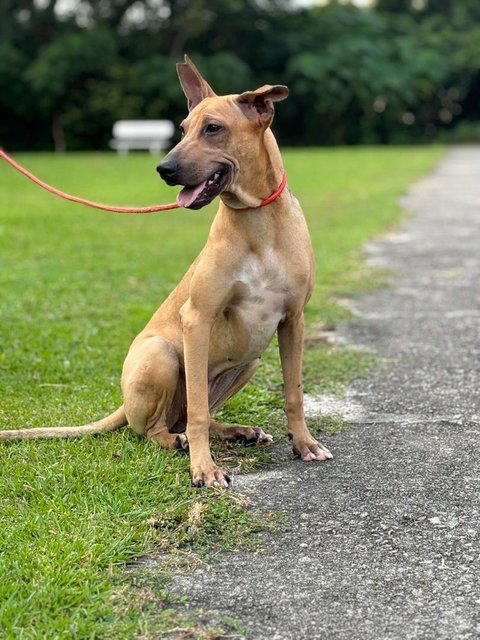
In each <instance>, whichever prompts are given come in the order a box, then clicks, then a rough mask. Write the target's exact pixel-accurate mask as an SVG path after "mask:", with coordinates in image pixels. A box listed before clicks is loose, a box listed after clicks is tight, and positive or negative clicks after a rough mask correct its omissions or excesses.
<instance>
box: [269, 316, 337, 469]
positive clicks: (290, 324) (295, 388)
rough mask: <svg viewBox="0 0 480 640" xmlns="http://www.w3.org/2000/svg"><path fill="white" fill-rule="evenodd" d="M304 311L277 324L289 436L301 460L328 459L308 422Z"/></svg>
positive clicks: (326, 450)
mask: <svg viewBox="0 0 480 640" xmlns="http://www.w3.org/2000/svg"><path fill="white" fill-rule="evenodd" d="M303 331H304V321H303V312H302V313H300V314H299V315H297V316H294V317H287V318H286V319H285V320H284V322H282V323H281V324H280V325H279V327H278V344H279V347H280V359H281V362H282V371H283V383H284V393H285V413H286V414H287V422H288V435H289V437H290V438H291V439H292V444H293V451H294V452H295V453H296V454H297V455H299V456H300V457H301V458H302V460H306V461H310V460H327V459H329V458H332V454H331V453H330V451H329V450H328V449H327V448H326V447H324V446H323V445H322V444H320V443H319V442H317V440H315V438H314V437H313V436H312V434H311V433H310V431H309V430H308V427H307V425H306V422H305V414H304V410H303V387H302V352H303Z"/></svg>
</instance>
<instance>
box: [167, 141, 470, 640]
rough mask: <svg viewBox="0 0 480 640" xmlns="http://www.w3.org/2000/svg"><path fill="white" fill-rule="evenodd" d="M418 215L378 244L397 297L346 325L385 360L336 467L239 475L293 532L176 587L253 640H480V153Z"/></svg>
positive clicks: (356, 410) (440, 172)
mask: <svg viewBox="0 0 480 640" xmlns="http://www.w3.org/2000/svg"><path fill="white" fill-rule="evenodd" d="M405 205H406V207H407V208H408V209H409V210H410V211H412V212H413V213H414V214H415V215H414V218H413V219H412V220H410V221H407V223H406V224H404V225H403V226H402V228H401V229H400V231H399V232H398V233H396V234H392V235H391V236H390V237H388V238H387V239H385V240H384V241H382V242H380V243H376V244H374V245H372V246H371V247H370V248H369V255H370V258H371V260H373V261H374V262H375V263H376V264H379V265H381V266H384V267H387V268H388V269H390V270H392V272H393V274H394V280H393V284H394V286H393V287H392V288H391V289H388V290H383V291H380V292H377V293H374V294H372V295H368V296H366V297H363V298H362V299H359V300H355V301H354V305H355V308H356V311H357V314H358V315H357V319H356V320H355V321H354V322H353V323H351V324H350V325H349V326H348V327H346V328H345V329H344V330H343V334H344V335H345V336H346V337H347V339H348V341H349V342H351V343H353V344H356V345H362V346H366V347H369V348H371V349H373V350H374V351H375V352H376V353H377V354H378V355H379V356H380V358H381V362H382V364H381V366H380V367H379V369H378V370H377V371H375V372H374V374H373V375H372V376H371V377H370V378H369V379H367V380H363V381H359V382H357V383H356V384H355V385H354V386H353V388H352V389H351V390H350V391H349V393H348V396H347V400H348V402H347V403H346V405H345V407H346V409H349V410H350V411H353V423H354V428H353V429H352V430H351V431H348V432H345V433H343V434H340V435H339V436H336V437H334V438H331V439H329V440H328V441H326V442H325V443H326V444H327V446H329V447H330V448H331V450H332V451H333V453H334V456H335V459H334V461H333V462H332V463H324V464H318V465H317V464H305V463H303V464H302V463H301V462H299V461H296V460H284V461H283V462H280V463H278V464H276V465H273V466H272V468H269V469H267V470H266V471H261V472H260V473H256V474H254V475H251V476H246V477H242V478H236V485H235V486H236V488H237V489H239V490H241V491H244V492H249V493H251V494H252V496H253V501H254V504H257V505H261V506H262V507H266V508H268V509H274V510H283V511H284V512H285V513H286V514H287V518H288V521H289V523H290V526H289V530H288V531H287V532H285V533H277V534H270V535H268V536H267V537H266V539H265V547H266V550H265V552H264V553H261V554H249V553H235V554H224V555H222V556H221V557H220V558H218V559H217V560H215V561H214V562H213V564H212V565H211V567H210V569H209V570H205V569H203V570H201V571H197V572H196V573H195V574H194V575H192V576H187V577H185V576H181V577H177V578H176V579H175V581H174V590H175V591H176V592H177V593H181V594H188V597H189V599H190V603H191V607H192V608H196V607H200V608H202V609H203V610H205V611H209V612H212V613H213V614H217V615H218V614H219V615H226V616H231V617H233V618H237V619H239V620H241V621H242V623H243V625H244V626H245V628H246V630H247V633H246V638H248V639H251V640H276V639H279V640H280V639H288V640H290V639H291V640H303V639H305V640H307V639H308V640H313V639H317V638H318V639H328V640H330V639H332V640H344V639H345V640H347V639H348V640H350V639H351V640H360V639H363V638H368V639H369V640H377V639H382V640H383V639H388V640H394V639H395V640H396V639H398V640H400V639H401V640H408V639H413V638H415V639H422V640H427V639H432V640H441V639H449V640H450V639H451V640H464V639H465V640H466V639H467V638H468V639H470V638H471V639H477V640H478V638H480V531H479V524H480V495H479V488H480V385H479V380H480V149H478V148H462V149H454V150H452V151H450V152H449V153H448V155H447V156H446V158H445V159H444V160H443V162H442V163H441V165H440V167H439V168H438V169H437V170H436V171H435V173H434V174H433V175H431V176H429V177H428V178H426V179H424V180H423V181H422V182H420V183H419V184H417V185H416V186H415V187H414V188H413V189H412V190H411V192H410V194H409V195H408V197H407V198H406V200H405ZM281 447H282V448H283V449H285V451H286V447H287V445H286V444H285V445H283V444H282V445H281Z"/></svg>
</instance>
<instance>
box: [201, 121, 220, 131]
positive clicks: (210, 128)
mask: <svg viewBox="0 0 480 640" xmlns="http://www.w3.org/2000/svg"><path fill="white" fill-rule="evenodd" d="M222 128H223V127H222V126H221V125H219V124H214V123H213V122H211V123H210V124H207V126H206V127H205V129H204V132H205V133H208V134H210V133H218V132H219V131H220V130H221V129H222Z"/></svg>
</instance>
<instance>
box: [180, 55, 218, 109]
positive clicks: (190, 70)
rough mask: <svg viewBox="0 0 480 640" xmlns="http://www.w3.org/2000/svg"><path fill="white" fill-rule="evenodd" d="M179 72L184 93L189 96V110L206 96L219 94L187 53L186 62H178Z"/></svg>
mask: <svg viewBox="0 0 480 640" xmlns="http://www.w3.org/2000/svg"><path fill="white" fill-rule="evenodd" d="M177 74H178V79H179V80H180V84H181V85H182V89H183V93H184V94H185V96H186V97H187V102H188V110H189V111H191V110H192V109H193V108H194V107H196V106H197V104H198V103H199V102H201V101H202V100H203V99H204V98H211V97H213V96H216V95H217V94H216V93H215V91H214V90H213V89H212V87H211V86H210V85H209V84H208V82H207V81H206V80H204V79H203V78H202V75H201V73H200V71H199V70H198V69H197V67H196V66H195V65H194V64H193V62H192V61H191V60H190V58H189V57H188V56H187V55H185V62H179V63H178V64H177Z"/></svg>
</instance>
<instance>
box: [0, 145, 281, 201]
mask: <svg viewBox="0 0 480 640" xmlns="http://www.w3.org/2000/svg"><path fill="white" fill-rule="evenodd" d="M0 157H1V158H3V159H4V160H6V161H7V162H8V163H9V164H10V165H11V166H12V167H13V168H14V169H16V170H17V171H19V172H20V173H23V175H24V176H26V177H27V178H28V179H29V180H32V182H35V184H38V186H39V187H42V189H45V190H46V191H49V192H50V193H53V194H54V195H56V196H59V197H60V198H63V199H64V200H70V202H77V203H79V204H84V205H86V206H87V207H93V208H95V209H102V210H103V211H113V212H115V213H156V212H157V211H169V210H170V209H178V208H180V205H178V204H177V203H176V202H171V203H170V204H156V205H152V206H150V207H115V206H111V205H109V204H100V203H98V202H92V201H91V200H86V199H85V198H79V197H78V196H72V195H70V194H69V193H65V192H64V191H60V189H56V188H55V187H52V186H51V185H49V184H47V183H46V182H43V180H40V178H37V177H36V176H34V175H33V173H30V171H28V170H27V169H25V168H24V167H22V165H20V164H18V162H15V160H14V159H13V158H12V157H10V156H9V155H8V153H6V152H5V151H4V150H3V149H1V148H0ZM286 184H287V176H286V174H285V173H284V174H283V177H282V182H281V183H280V186H279V187H278V189H277V190H276V191H274V192H273V193H272V194H271V195H269V196H268V198H265V200H262V202H261V203H260V204H259V205H258V206H257V207H251V208H252V209H259V208H260V207H265V206H266V205H267V204H270V203H271V202H273V201H274V200H276V199H277V198H278V197H279V196H280V195H281V193H282V192H283V190H284V189H285V186H286ZM249 208H250V207H249Z"/></svg>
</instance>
